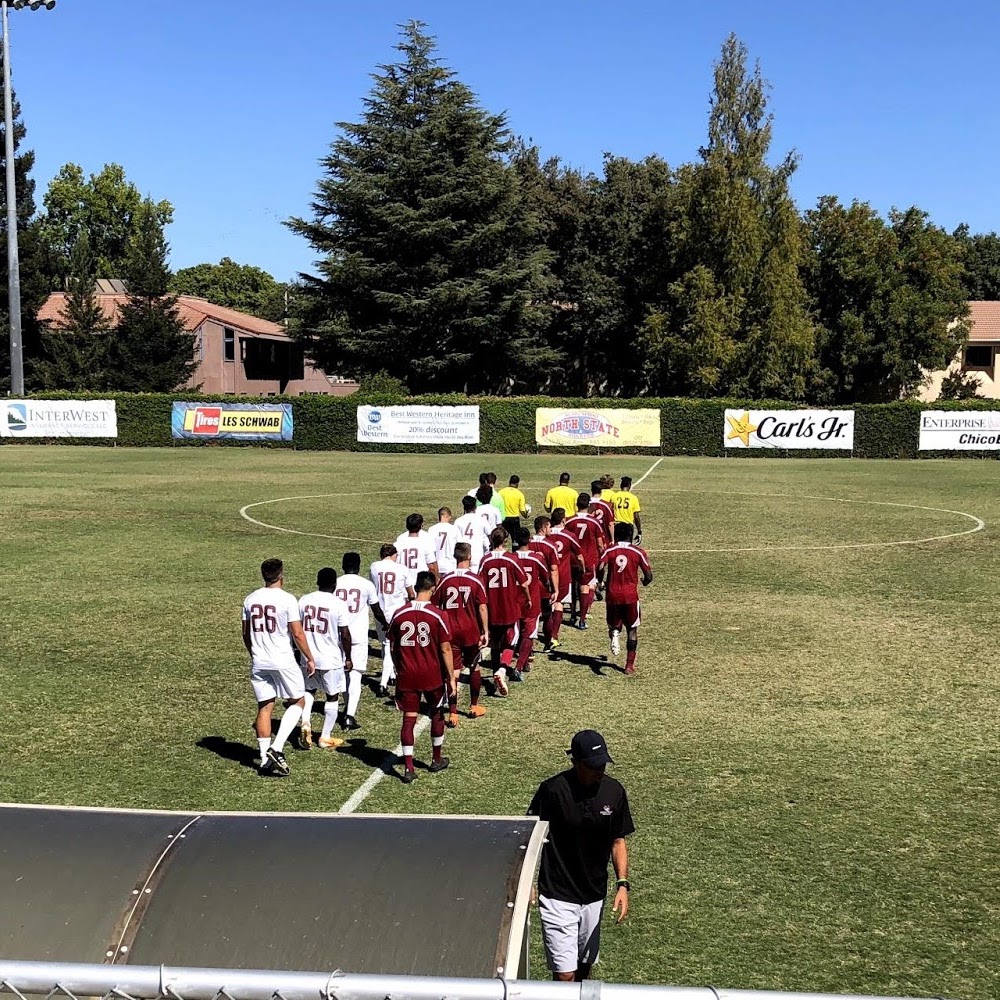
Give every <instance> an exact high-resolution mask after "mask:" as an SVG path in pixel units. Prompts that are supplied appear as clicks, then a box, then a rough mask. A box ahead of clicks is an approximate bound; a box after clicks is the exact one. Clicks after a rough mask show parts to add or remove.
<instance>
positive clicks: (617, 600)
mask: <svg viewBox="0 0 1000 1000" xmlns="http://www.w3.org/2000/svg"><path fill="white" fill-rule="evenodd" d="M632 535H633V528H632V525H631V524H626V523H625V522H624V521H619V522H618V523H617V524H616V525H615V543H614V545H609V546H608V547H607V548H606V549H605V550H604V552H603V553H602V554H601V558H600V559H599V560H598V562H597V587H598V590H600V589H601V588H602V587H603V586H604V577H605V574H607V576H608V584H607V586H608V597H607V604H606V605H605V607H606V609H607V616H608V635H609V636H610V637H611V655H612V656H618V654H619V653H621V645H620V644H619V641H618V633H619V632H620V631H621V629H622V628H623V627H624V628H626V629H628V637H627V638H626V640H625V649H626V656H625V673H626V674H634V673H635V653H636V650H637V649H638V648H639V574H640V573H642V585H643V586H644V587H648V586H649V585H650V584H651V583H652V582H653V570H652V567H651V566H650V565H649V556H648V555H646V552H645V550H644V549H640V548H639V546H638V545H633V544H632Z"/></svg>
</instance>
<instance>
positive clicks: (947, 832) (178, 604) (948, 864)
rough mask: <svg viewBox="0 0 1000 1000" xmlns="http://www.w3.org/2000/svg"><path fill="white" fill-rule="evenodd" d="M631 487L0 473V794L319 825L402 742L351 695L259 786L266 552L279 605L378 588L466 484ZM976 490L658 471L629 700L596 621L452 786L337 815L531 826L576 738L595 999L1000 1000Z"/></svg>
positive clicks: (216, 474)
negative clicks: (405, 534) (585, 780)
mask: <svg viewBox="0 0 1000 1000" xmlns="http://www.w3.org/2000/svg"><path fill="white" fill-rule="evenodd" d="M651 464H652V459H650V458H625V457H620V456H601V457H599V458H594V457H565V456H558V457H555V456H483V455H457V456H447V457H436V456H426V455H424V456H392V455H373V454H368V455H365V454H330V453H316V452H312V453H306V452H292V451H277V450H275V451H270V450H251V449H241V448H232V449H223V448H211V449H209V448H177V449H162V450H157V449H149V450H124V449H115V450H112V449H106V448H88V447H64V448H61V447H33V446H24V447H22V446H11V447H3V448H0V482H2V484H3V489H2V492H0V527H2V538H3V553H4V569H5V578H6V585H5V586H4V588H3V590H4V602H3V614H2V616H0V649H2V677H3V690H2V694H0V706H2V709H0V719H2V723H0V727H2V728H0V732H2V734H3V736H2V741H0V745H2V747H3V767H2V768H0V800H6V801H18V802H42V803H74V804H87V805H103V806H134V807H160V808H175V809H251V810H310V811H313V810H331V811H333V810H337V809H339V808H340V807H341V805H342V804H343V803H344V802H345V801H347V800H348V799H349V798H350V797H351V796H352V794H353V793H354V792H355V791H356V790H357V789H358V788H359V787H360V786H361V785H362V784H363V783H364V782H365V781H366V779H368V778H369V776H370V775H371V774H372V773H373V768H377V767H378V766H379V765H380V764H381V763H382V762H383V760H384V758H385V755H386V753H387V751H390V750H392V749H393V748H394V747H395V746H396V744H397V743H398V741H399V717H398V715H397V714H396V713H395V712H394V711H393V710H391V709H390V708H388V707H386V706H385V705H384V704H382V703H380V702H378V701H377V700H376V699H375V697H374V696H373V695H372V694H371V693H370V692H366V694H365V695H364V698H363V700H362V708H361V713H360V721H361V722H362V725H363V728H362V729H361V730H360V731H359V732H357V733H355V734H354V737H355V738H354V739H352V740H351V741H350V743H349V744H348V745H347V746H345V747H344V748H343V749H342V750H340V751H336V752H328V751H322V750H319V749H314V750H312V751H310V752H308V753H305V752H295V751H292V750H290V751H289V754H288V756H289V763H290V765H291V768H292V774H291V776H290V777H289V778H287V779H285V780H265V779H261V778H259V777H258V776H257V775H256V773H255V771H254V769H253V768H252V767H251V766H250V765H251V763H252V761H253V758H254V756H255V752H256V744H255V742H254V739H253V734H252V733H251V731H250V723H251V721H252V718H253V714H254V703H253V699H252V695H251V691H250V686H249V682H248V680H247V666H246V657H245V652H244V650H243V647H242V643H241V640H240V621H239V618H240V605H241V603H242V600H243V597H244V596H245V595H246V594H247V593H248V592H249V591H251V590H252V589H254V588H255V587H256V586H258V581H259V575H258V567H259V564H260V562H261V560H262V559H264V558H267V557H270V556H275V555H276V556H279V557H281V558H282V559H284V560H285V566H286V585H287V587H288V589H289V590H291V591H292V592H293V593H295V594H301V593H303V592H304V591H306V590H308V589H312V587H313V584H314V581H315V573H316V570H317V569H318V568H319V567H321V566H325V565H332V566H334V567H336V568H338V570H339V566H340V557H341V555H342V554H343V552H344V551H345V550H347V549H357V550H358V551H360V552H361V554H362V557H363V560H364V565H365V566H366V567H367V564H368V562H370V561H371V559H373V558H376V557H377V547H378V544H379V543H380V542H382V541H384V540H392V539H394V538H395V536H396V535H397V534H398V533H399V532H400V531H401V530H402V522H403V518H404V517H405V515H406V514H408V513H409V512H411V511H413V510H417V511H421V512H422V513H423V514H424V515H425V517H426V518H427V519H428V521H431V520H434V512H435V511H436V509H437V507H439V506H440V505H442V504H448V505H450V506H452V507H453V508H458V507H459V506H460V505H459V498H460V497H461V495H462V494H463V493H464V492H465V491H466V490H467V489H469V488H470V487H472V486H473V485H474V484H475V483H476V480H477V476H478V473H479V472H480V471H482V470H487V469H492V470H493V471H496V472H497V473H498V475H499V477H500V481H501V484H502V483H505V482H506V479H507V476H509V475H510V474H511V473H517V474H519V475H520V476H521V478H522V486H523V488H524V489H525V492H526V494H527V496H528V500H529V502H530V503H532V504H533V505H534V507H535V509H536V511H540V510H541V505H542V498H543V496H544V493H545V491H546V489H547V488H548V487H549V486H551V485H553V484H554V483H555V482H556V480H557V477H558V473H559V472H560V471H562V470H563V469H564V468H565V469H566V470H568V471H570V472H571V473H572V474H573V485H574V486H576V485H579V486H585V485H588V484H589V482H590V480H591V479H592V478H595V476H597V475H599V474H601V473H604V472H608V473H612V474H614V475H615V476H616V477H618V476H620V475H622V474H625V475H632V476H633V477H635V478H636V479H638V477H640V476H642V475H643V474H644V473H645V472H646V471H647V470H648V469H649V468H650V466H651ZM998 487H1000V464H998V463H995V462H985V461H951V462H945V461H921V462H902V461H900V462H878V461H867V462H862V461H847V460H816V459H813V460H791V459H786V460H768V459H759V460H738V459H719V460H716V459H704V458H697V459H683V458H668V459H665V460H664V461H663V462H662V463H661V464H659V465H658V466H657V467H656V468H655V469H654V470H653V471H652V472H650V474H649V475H648V477H647V478H646V479H644V481H643V482H642V483H641V484H640V485H639V486H638V487H636V492H637V493H638V494H639V496H640V498H641V500H642V504H643V513H642V517H643V526H644V545H645V546H646V547H647V548H648V549H649V550H650V554H651V558H652V562H653V569H654V573H655V577H656V578H655V581H654V583H653V585H652V586H651V587H650V588H649V589H648V590H647V591H645V592H644V594H643V625H642V629H641V633H640V647H639V659H638V668H639V673H638V675H637V676H636V677H634V678H626V677H624V676H623V675H622V673H621V672H620V671H619V670H616V669H614V668H613V667H612V666H611V665H609V664H606V663H603V661H602V660H601V659H600V656H601V655H602V654H605V653H606V652H607V633H606V632H605V631H604V630H603V629H602V627H601V625H602V619H603V605H600V604H598V605H595V607H594V611H593V614H592V620H591V629H590V631H588V632H585V633H584V632H577V631H575V630H573V629H570V628H564V629H563V633H562V636H561V638H562V639H563V647H562V649H561V650H560V651H559V652H560V654H561V655H557V656H556V657H555V658H552V659H549V658H547V657H545V656H544V655H541V654H539V656H538V657H537V659H536V667H535V669H534V670H533V671H532V673H531V674H530V675H528V677H527V680H526V683H524V684H521V685H513V686H512V691H511V696H510V698H509V699H507V700H505V701H501V700H493V699H488V700H487V701H486V704H487V707H488V709H489V711H488V714H487V715H486V716H485V718H483V719H480V720H477V721H471V720H467V719H463V721H462V723H461V724H460V726H459V728H458V729H457V730H456V731H454V732H451V731H449V734H448V740H447V744H446V750H445V752H446V753H447V754H448V755H449V756H450V757H451V760H452V768H451V769H450V770H448V771H445V772H443V773H442V774H439V775H430V774H427V773H426V772H424V773H422V774H421V777H420V779H419V780H418V781H417V782H415V783H414V784H413V785H412V786H409V787H407V786H404V785H403V784H401V783H400V782H399V781H398V780H395V779H392V778H387V779H385V780H382V781H380V782H379V783H378V784H377V785H375V786H374V787H373V788H372V790H371V792H370V794H369V795H368V796H367V797H366V798H365V799H364V800H363V801H362V802H361V804H360V806H359V810H361V811H367V812H412V813H499V814H514V813H523V812H524V810H525V809H526V807H527V803H528V801H529V799H530V797H531V794H532V792H533V791H534V789H535V787H536V786H537V784H538V782H539V781H540V780H541V779H542V778H544V777H546V776H548V775H549V774H551V773H553V772H554V771H555V770H556V769H561V768H562V767H563V766H565V763H566V757H565V755H564V754H563V750H564V748H565V747H566V746H568V744H569V739H570V737H571V736H572V734H573V732H574V731H576V730H577V729H581V728H590V727H593V728H597V729H600V730H601V731H602V732H604V734H605V735H606V737H607V739H608V743H609V747H610V750H611V753H612V755H613V756H614V757H615V760H616V765H615V766H614V767H613V769H612V771H613V773H614V774H615V775H616V776H617V777H618V778H620V779H621V780H622V781H623V783H624V784H625V786H626V788H627V790H628V792H629V796H630V800H631V803H632V811H633V815H634V817H635V821H636V826H637V828H638V832H637V833H636V835H635V836H634V837H633V838H632V839H631V841H630V848H631V853H632V869H633V877H632V882H633V887H634V893H633V901H632V903H633V913H632V915H631V917H630V919H629V922H628V923H626V924H625V925H624V926H622V927H620V928H615V927H612V926H610V925H607V924H606V928H605V934H604V943H603V948H602V964H601V966H600V967H599V975H600V978H602V979H605V980H608V981H619V982H622V981H626V982H629V981H631V982H663V983H674V984H691V985H695V984H699V985H704V984H709V983H710V984H713V985H715V986H720V987H732V988H737V987H739V988H757V989H763V988H773V989H782V990H803V991H805V990H815V991H828V992H852V993H868V994H895V995H912V996H931V995H937V996H951V997H969V998H971V997H978V996H995V995H997V993H998V991H1000V990H998V987H1000V974H998V971H997V969H998V960H1000V844H998V839H1000V838H998V833H997V831H998V829H1000V804H998V794H997V771H998V764H1000V751H998V745H1000V740H998V729H1000V726H998V721H997V720H998V716H1000V685H998V679H1000V671H998V666H997V663H998V657H997V653H996V646H995V642H996V633H997V623H996V613H995V612H994V611H992V610H991V609H992V598H991V597H990V594H991V592H992V589H993V587H994V586H995V579H996V574H997V570H998V569H1000V560H998V554H1000V547H998V543H997V534H996V531H995V529H994V525H995V524H996V523H997V522H998V519H1000V500H998ZM278 498H287V499H283V500H281V502H276V503H270V502H268V503H265V502H266V501H274V500H276V499H278ZM252 504H257V506H252V507H250V508H249V509H247V510H246V514H248V515H249V516H250V517H253V518H255V519H256V520H257V521H260V522H264V523H265V524H267V525H271V526H273V527H264V526H261V525H259V524H255V523H252V522H251V521H249V520H247V519H246V517H244V516H241V513H240V511H241V508H244V507H246V506H247V505H252ZM977 519H979V520H977ZM982 522H985V529H984V530H976V529H978V528H980V526H981V524H982ZM278 528H281V529H285V530H284V531H279V530H276V529H278ZM929 538H936V539H937V540H935V541H920V540H922V539H929ZM913 542H916V544H910V543H913ZM372 651H373V653H374V652H375V644H374V641H373V642H372ZM377 662H378V661H377V659H376V658H375V657H374V656H373V658H372V659H371V660H370V667H371V670H372V671H374V670H375V669H376V667H377ZM487 676H488V675H487ZM461 698H462V702H461V704H462V705H465V704H467V691H466V690H465V689H463V690H462V694H461ZM318 724H319V716H316V717H315V720H314V725H315V726H317V727H318ZM429 749H430V748H429V737H428V735H427V733H426V732H424V734H423V735H422V736H421V737H420V738H419V739H418V741H417V757H418V759H424V758H426V757H428V756H429ZM301 862H302V863H301V871H300V873H299V875H298V876H297V877H296V878H295V891H297V892H298V891H305V892H306V893H307V894H308V885H309V869H308V865H309V863H308V859H307V858H303V859H301ZM275 875H276V878H278V877H279V876H280V879H281V881H282V883H283V884H284V883H286V882H287V880H288V872H287V870H286V871H284V872H281V873H278V872H276V873H275ZM315 902H316V903H317V905H318V906H321V907H322V906H330V907H336V906H337V905H338V901H337V900H336V899H331V900H317V901H315ZM179 916H180V915H179ZM381 932H382V929H373V933H381ZM15 957H16V956H15Z"/></svg>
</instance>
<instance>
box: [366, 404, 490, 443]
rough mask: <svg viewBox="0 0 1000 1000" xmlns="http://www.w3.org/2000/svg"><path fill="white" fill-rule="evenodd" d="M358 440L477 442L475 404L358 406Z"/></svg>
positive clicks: (477, 416)
mask: <svg viewBox="0 0 1000 1000" xmlns="http://www.w3.org/2000/svg"><path fill="white" fill-rule="evenodd" d="M358 440H359V441H371V442H375V443H382V444H479V407H478V406H359V407H358Z"/></svg>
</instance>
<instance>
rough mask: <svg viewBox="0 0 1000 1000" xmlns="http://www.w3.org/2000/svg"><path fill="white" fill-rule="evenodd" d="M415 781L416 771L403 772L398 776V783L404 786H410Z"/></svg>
mask: <svg viewBox="0 0 1000 1000" xmlns="http://www.w3.org/2000/svg"><path fill="white" fill-rule="evenodd" d="M416 780H417V772H416V771H404V772H403V773H402V775H401V776H400V781H402V782H403V784H404V785H412V784H413V782H414V781H416Z"/></svg>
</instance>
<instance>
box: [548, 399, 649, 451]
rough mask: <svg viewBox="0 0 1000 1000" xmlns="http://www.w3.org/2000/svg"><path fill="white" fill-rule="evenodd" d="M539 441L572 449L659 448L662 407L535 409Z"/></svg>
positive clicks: (551, 445)
mask: <svg viewBox="0 0 1000 1000" xmlns="http://www.w3.org/2000/svg"><path fill="white" fill-rule="evenodd" d="M535 443H536V444H539V445H548V446H550V447H559V448H567V447H569V448H572V447H574V446H576V445H590V446H591V447H595V448H659V447H660V411H659V410H559V409H555V408H549V407H540V408H539V409H537V410H535Z"/></svg>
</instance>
